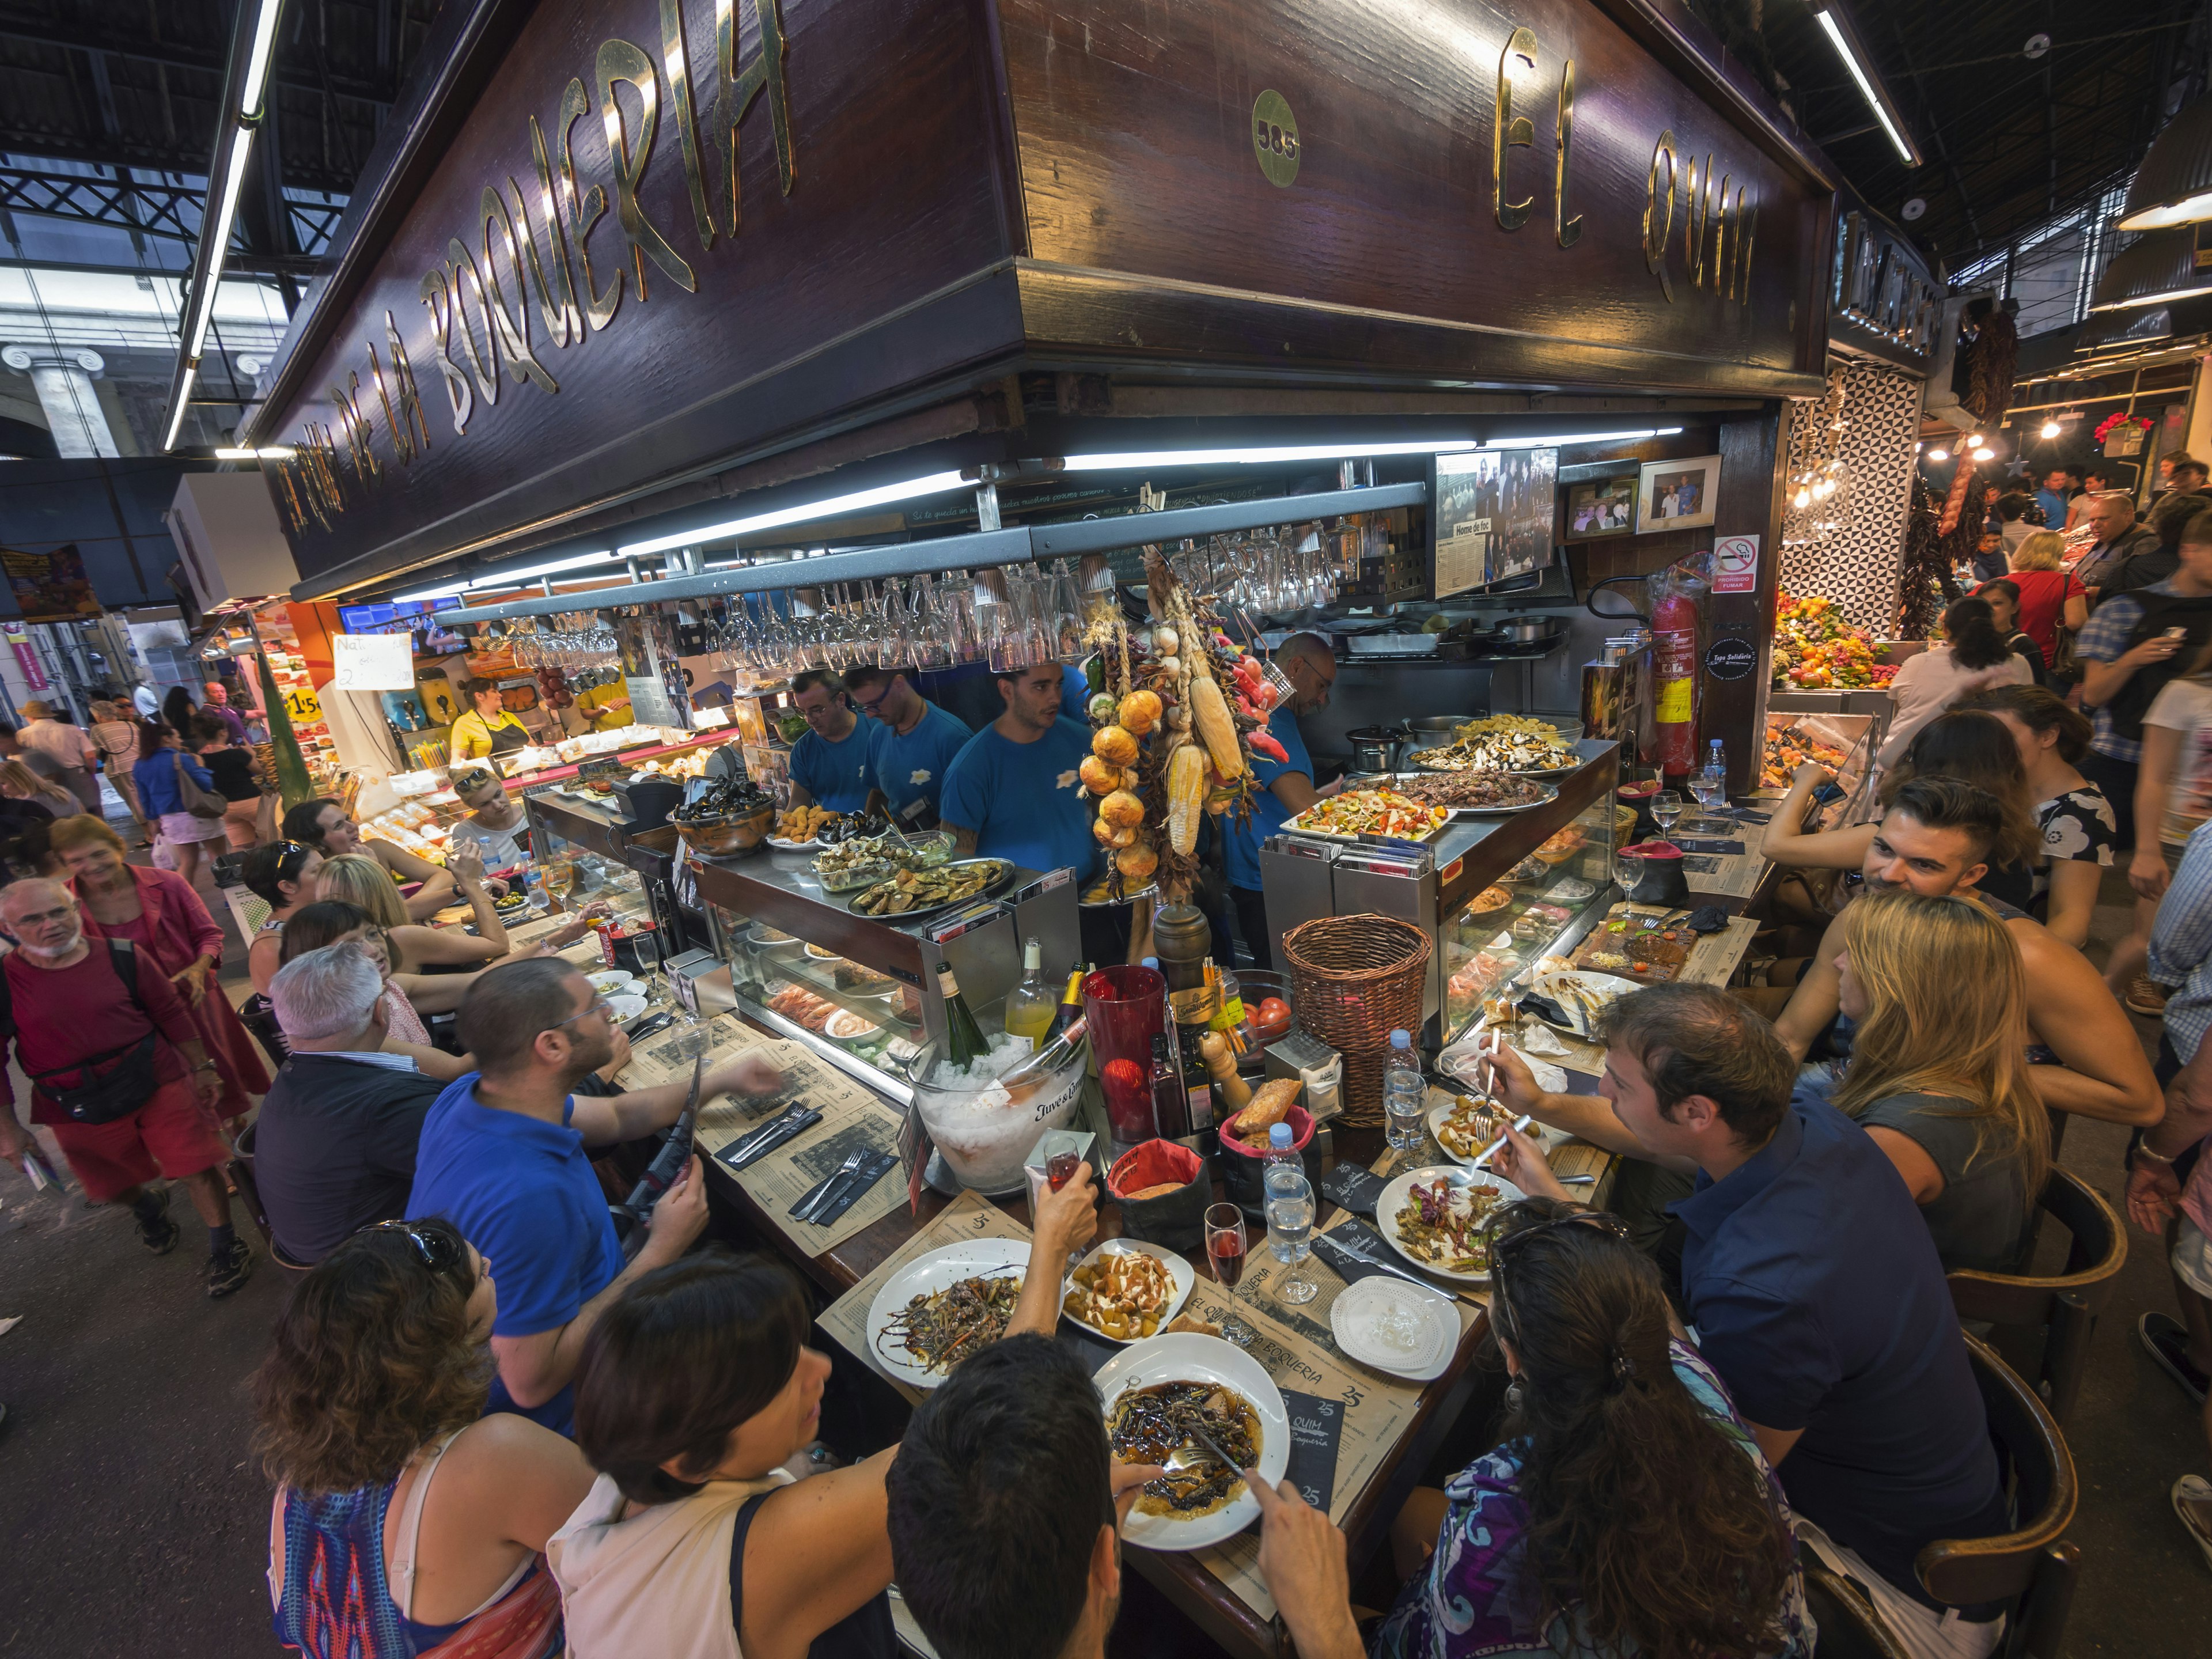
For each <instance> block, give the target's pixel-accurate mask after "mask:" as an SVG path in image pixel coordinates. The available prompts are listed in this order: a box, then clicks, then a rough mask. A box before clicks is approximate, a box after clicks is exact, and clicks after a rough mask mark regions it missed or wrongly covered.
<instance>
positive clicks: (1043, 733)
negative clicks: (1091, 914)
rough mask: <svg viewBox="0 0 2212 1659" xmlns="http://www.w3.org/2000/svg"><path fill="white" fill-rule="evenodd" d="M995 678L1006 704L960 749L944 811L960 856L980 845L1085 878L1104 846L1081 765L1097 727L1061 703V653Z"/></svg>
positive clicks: (987, 851) (980, 849) (991, 854)
mask: <svg viewBox="0 0 2212 1659" xmlns="http://www.w3.org/2000/svg"><path fill="white" fill-rule="evenodd" d="M996 678H997V679H998V683H999V697H1000V702H1003V703H1004V704H1005V705H1006V712H1005V713H1004V714H1000V716H999V718H998V719H997V720H993V721H992V722H991V723H990V725H988V726H985V727H984V728H983V729H982V730H981V732H977V733H976V734H975V736H974V737H973V738H969V741H968V744H967V746H966V747H965V748H963V750H961V751H960V752H959V754H957V756H955V757H953V761H952V764H951V768H950V769H947V771H946V773H945V793H944V795H943V796H942V797H941V798H940V799H939V803H938V815H939V817H940V818H941V819H942V820H943V822H944V824H945V828H946V829H950V830H951V831H952V832H953V834H954V835H955V836H957V837H958V841H959V847H960V855H961V856H962V857H963V858H966V857H968V856H969V855H970V854H979V853H980V854H982V855H984V856H985V857H987V858H995V859H1008V860H1012V862H1013V863H1015V864H1016V865H1018V866H1021V867H1022V868H1024V869H1029V870H1056V869H1058V868H1059V867H1060V866H1061V865H1069V866H1073V869H1074V871H1075V878H1076V879H1077V880H1078V881H1088V880H1090V879H1091V872H1092V871H1093V870H1094V869H1095V868H1096V867H1097V863H1098V856H1099V849H1098V843H1097V841H1096V840H1095V839H1094V838H1093V837H1092V836H1091V793H1090V792H1089V791H1088V790H1086V789H1085V787H1083V780H1082V778H1081V777H1080V776H1079V774H1078V769H1079V768H1080V767H1081V766H1082V764H1083V761H1084V757H1085V756H1087V755H1088V754H1090V752H1091V728H1090V727H1089V726H1085V725H1084V724H1083V723H1082V722H1081V721H1079V720H1069V719H1068V718H1066V716H1065V715H1063V714H1061V713H1060V665H1059V664H1058V663H1047V664H1045V665H1043V666H1042V667H1040V668H1020V669H1014V670H1011V671H1008V672H1006V673H1004V674H1000V675H999V676H997V677H996Z"/></svg>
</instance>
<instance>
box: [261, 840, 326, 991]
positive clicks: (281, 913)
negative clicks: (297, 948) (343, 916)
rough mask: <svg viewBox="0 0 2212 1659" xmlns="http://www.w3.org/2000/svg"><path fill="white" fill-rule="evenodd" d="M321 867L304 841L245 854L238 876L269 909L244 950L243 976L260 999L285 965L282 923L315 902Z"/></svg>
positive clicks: (319, 857)
mask: <svg viewBox="0 0 2212 1659" xmlns="http://www.w3.org/2000/svg"><path fill="white" fill-rule="evenodd" d="M322 867H323V854H322V850H321V849H320V848H315V847H310V846H308V845H307V842H303V841H272V842H270V843H269V845H268V846H266V847H257V848H254V849H253V850H252V852H251V853H249V854H246V863H245V866H244V868H243V869H242V870H241V871H240V873H241V874H242V875H243V876H244V877H245V878H246V890H247V891H249V892H251V893H252V894H253V895H254V896H256V897H257V898H258V899H259V900H260V901H261V902H263V903H264V904H266V905H267V906H268V907H269V920H268V921H264V922H263V923H262V924H261V931H260V932H259V933H256V934H254V936H253V938H252V939H251V940H250V941H249V942H248V943H247V945H246V977H247V978H248V979H250V980H252V981H253V988H254V989H255V990H257V991H258V992H260V993H261V994H262V995H263V996H267V995H268V994H269V981H270V980H272V979H274V978H276V970H277V969H279V968H281V967H283V965H284V958H283V939H284V924H285V923H286V922H287V921H290V920H291V919H292V917H293V916H294V915H297V914H298V913H299V911H300V910H301V908H302V907H304V906H306V905H310V904H313V902H315V877H316V875H317V874H318V872H320V871H321V869H322Z"/></svg>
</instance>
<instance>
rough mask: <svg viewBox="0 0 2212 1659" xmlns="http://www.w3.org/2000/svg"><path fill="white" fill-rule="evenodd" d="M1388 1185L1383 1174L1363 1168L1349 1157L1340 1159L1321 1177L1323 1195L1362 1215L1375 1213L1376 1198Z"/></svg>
mask: <svg viewBox="0 0 2212 1659" xmlns="http://www.w3.org/2000/svg"><path fill="white" fill-rule="evenodd" d="M1388 1185H1389V1182H1386V1181H1385V1180H1383V1177H1382V1176H1379V1175H1376V1173H1375V1172H1374V1171H1373V1170H1363V1169H1361V1168H1360V1167H1359V1165H1358V1164H1354V1163H1352V1161H1351V1160H1350V1159H1348V1158H1343V1159H1339V1160H1338V1162H1337V1164H1336V1166H1335V1167H1334V1169H1332V1170H1329V1172H1328V1174H1327V1175H1325V1176H1322V1178H1321V1191H1322V1197H1324V1198H1326V1199H1328V1200H1329V1201H1330V1202H1331V1203H1333V1204H1337V1205H1340V1206H1342V1207H1344V1208H1345V1209H1347V1210H1351V1211H1353V1212H1357V1213H1358V1214H1360V1215H1373V1214H1374V1213H1375V1200H1376V1199H1378V1198H1380V1197H1382V1196H1383V1188H1385V1187H1387V1186H1388Z"/></svg>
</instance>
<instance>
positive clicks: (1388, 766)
mask: <svg viewBox="0 0 2212 1659" xmlns="http://www.w3.org/2000/svg"><path fill="white" fill-rule="evenodd" d="M1344 735H1345V739H1346V742H1348V743H1350V744H1351V745H1352V770H1353V771H1355V772H1395V771H1396V770H1398V759H1399V757H1400V756H1401V754H1402V753H1403V752H1404V751H1405V747H1406V744H1407V742H1408V741H1410V737H1411V734H1410V733H1408V732H1406V731H1405V730H1404V729H1403V728H1402V727H1400V726H1360V727H1358V729H1357V730H1355V731H1351V732H1346V733H1345V734H1344Z"/></svg>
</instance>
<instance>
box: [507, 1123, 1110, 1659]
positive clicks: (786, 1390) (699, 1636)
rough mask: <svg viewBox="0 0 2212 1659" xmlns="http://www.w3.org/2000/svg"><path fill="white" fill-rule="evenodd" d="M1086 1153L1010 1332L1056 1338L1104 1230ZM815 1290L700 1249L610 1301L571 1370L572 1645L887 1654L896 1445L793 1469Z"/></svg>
mask: <svg viewBox="0 0 2212 1659" xmlns="http://www.w3.org/2000/svg"><path fill="white" fill-rule="evenodd" d="M1094 1191H1095V1188H1093V1187H1092V1185H1091V1170H1090V1166H1089V1165H1088V1164H1084V1165H1080V1166H1079V1167H1078V1169H1077V1171H1076V1174H1075V1176H1074V1177H1073V1179H1071V1180H1070V1181H1069V1182H1067V1184H1066V1186H1065V1187H1063V1188H1060V1191H1058V1192H1057V1193H1053V1194H1048V1195H1047V1196H1046V1197H1045V1199H1044V1200H1042V1202H1041V1203H1040V1204H1039V1205H1038V1206H1037V1215H1036V1236H1035V1237H1034V1239H1033V1241H1032V1243H1031V1245H1030V1253H1031V1259H1032V1260H1033V1261H1037V1262H1040V1263H1042V1262H1051V1263H1054V1264H1055V1266H1054V1270H1053V1271H1052V1272H1049V1273H1030V1274H1029V1275H1028V1276H1027V1278H1026V1279H1025V1280H1024V1284H1023V1286H1022V1293H1021V1297H1020V1300H1019V1301H1018V1303H1017V1304H1016V1306H1015V1309H1014V1313H1013V1317H1012V1319H1011V1320H1010V1321H1009V1322H1008V1323H1007V1327H1006V1331H1007V1334H1008V1335H1013V1334H1018V1333H1020V1332H1023V1331H1033V1332H1036V1333H1037V1334H1040V1335H1045V1336H1049V1335H1050V1334H1051V1333H1052V1330H1053V1328H1054V1326H1055V1325H1056V1324H1057V1323H1058V1322H1059V1317H1060V1306H1059V1292H1060V1274H1059V1272H1058V1268H1057V1265H1056V1264H1058V1263H1060V1262H1061V1261H1065V1260H1066V1254H1067V1252H1068V1251H1069V1250H1071V1249H1080V1248H1081V1247H1082V1246H1083V1244H1084V1243H1086V1242H1087V1241H1088V1240H1089V1238H1090V1237H1091V1233H1092V1231H1093V1230H1094V1229H1095V1226H1096V1225H1097V1224H1096V1218H1095V1217H1094V1216H1093V1214H1092V1212H1091V1200H1092V1194H1093V1192H1094ZM812 1319H813V1311H812V1308H811V1304H809V1302H808V1300H807V1296H806V1291H805V1286H804V1285H802V1284H801V1283H800V1282H799V1278H798V1276H797V1275H796V1274H795V1273H793V1272H792V1271H791V1270H790V1269H789V1268H788V1267H784V1266H783V1265H782V1264H781V1263H780V1262H776V1261H770V1260H769V1259H768V1258H766V1257H764V1256H744V1257H738V1256H732V1255H727V1254H726V1253H723V1252H720V1251H717V1250H709V1251H707V1252H705V1253H703V1254H701V1255H693V1256H690V1257H689V1258H687V1259H685V1260H684V1261H676V1262H671V1264H670V1265H669V1266H667V1267H662V1268H660V1269H659V1270H658V1271H656V1272H653V1273H647V1274H646V1275H645V1276H644V1277H643V1278H642V1279H639V1280H638V1281H637V1282H636V1283H635V1285H631V1286H630V1287H629V1290H627V1291H624V1292H623V1295H622V1296H621V1297H620V1298H619V1299H617V1302H616V1303H615V1304H614V1306H613V1307H611V1308H610V1309H609V1310H607V1311H606V1312H605V1313H604V1314H602V1315H600V1316H599V1319H598V1321H597V1322H595V1323H594V1324H593V1325H592V1330H591V1334H590V1335H589V1336H587V1337H586V1338H585V1340H584V1353H583V1358H582V1362H581V1364H580V1367H579V1369H578V1370H577V1372H576V1443H577V1445H578V1446H580V1448H582V1449H583V1453H584V1455H585V1456H586V1458H588V1459H589V1460H590V1461H591V1463H592V1468H596V1469H598V1470H599V1480H597V1482H595V1483H594V1484H593V1486H592V1491H591V1495H590V1496H589V1497H588V1498H586V1499H585V1500H584V1502H583V1504H581V1505H580V1507H579V1508H578V1509H577V1510H576V1512H575V1513H574V1515H573V1516H570V1517H569V1519H568V1524H567V1525H566V1526H564V1527H562V1528H561V1530H560V1531H559V1532H558V1533H557V1534H555V1536H554V1538H553V1541H552V1542H551V1543H550V1544H549V1545H548V1546H547V1547H546V1552H545V1553H546V1559H547V1560H548V1561H549V1562H550V1564H551V1565H552V1569H553V1576H554V1577H556V1579H558V1580H559V1581H560V1584H561V1595H562V1601H563V1603H564V1605H565V1606H566V1607H567V1610H568V1613H567V1617H568V1659H617V1656H619V1659H629V1656H631V1655H647V1654H668V1653H681V1654H683V1655H684V1656H686V1659H802V1656H810V1659H848V1656H851V1659H861V1656H866V1659H875V1656H882V1659H893V1656H896V1654H897V1653H898V1651H899V1644H898V1639H897V1638H896V1635H895V1634H894V1633H893V1632H892V1629H891V1619H890V1603H889V1601H887V1600H886V1599H885V1597H884V1590H885V1589H886V1588H887V1587H888V1586H889V1585H890V1581H891V1546H890V1533H889V1531H888V1530H887V1528H888V1521H887V1518H886V1517H887V1515H888V1504H887V1500H886V1498H885V1497H884V1474H885V1473H886V1472H887V1471H888V1470H889V1469H890V1465H891V1460H892V1459H893V1458H894V1457H895V1456H896V1455H897V1452H898V1449H897V1448H896V1446H894V1447H892V1448H890V1449H889V1450H887V1451H882V1452H878V1453H877V1454H876V1455H875V1456H873V1457H871V1458H869V1459H867V1460H866V1462H861V1463H857V1464H855V1465H854V1466H853V1467H852V1468H845V1469H838V1470H835V1471H833V1472H831V1473H829V1474H814V1475H811V1477H810V1478H808V1479H807V1480H805V1481H804V1482H803V1483H799V1482H798V1481H797V1480H796V1477H794V1475H793V1474H792V1473H791V1471H790V1469H789V1468H787V1465H789V1464H791V1463H793V1462H800V1463H802V1464H803V1463H804V1462H805V1449H806V1447H807V1446H808V1444H809V1443H811V1441H812V1440H813V1439H814V1436H815V1429H816V1427H817V1424H818V1423H819V1421H820V1419H821V1405H822V1388H823V1383H824V1382H826V1381H827V1380H828V1377H829V1360H828V1359H826V1358H823V1356H822V1355H821V1354H818V1353H817V1352H814V1350H813V1349H811V1348H810V1347H808V1346H806V1333H807V1328H808V1327H809V1325H810V1324H811V1322H812Z"/></svg>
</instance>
